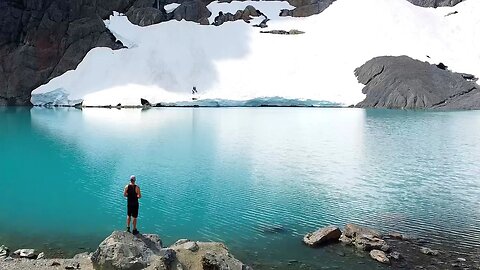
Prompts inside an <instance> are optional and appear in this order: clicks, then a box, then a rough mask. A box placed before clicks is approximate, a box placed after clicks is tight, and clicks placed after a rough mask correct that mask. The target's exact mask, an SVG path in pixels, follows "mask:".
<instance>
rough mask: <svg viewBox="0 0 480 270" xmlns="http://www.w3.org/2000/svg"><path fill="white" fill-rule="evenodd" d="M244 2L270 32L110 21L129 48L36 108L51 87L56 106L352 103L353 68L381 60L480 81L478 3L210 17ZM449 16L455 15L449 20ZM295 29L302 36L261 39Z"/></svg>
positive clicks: (89, 65) (380, 4) (265, 7)
mask: <svg viewBox="0 0 480 270" xmlns="http://www.w3.org/2000/svg"><path fill="white" fill-rule="evenodd" d="M248 4H250V5H253V6H255V7H256V8H257V9H259V10H261V11H262V12H263V13H265V14H266V15H267V16H268V17H269V18H270V19H271V21H269V22H268V25H269V27H268V28H266V29H260V28H257V27H252V25H251V24H246V23H244V22H243V21H236V22H227V23H225V24H223V25H221V26H219V27H214V26H202V25H198V24H195V23H191V22H186V21H181V22H177V21H169V22H166V23H161V24H157V25H152V26H148V27H139V26H136V25H133V24H131V23H130V22H129V21H128V20H127V18H126V17H124V16H120V15H116V16H111V18H110V20H109V21H107V22H106V24H107V27H108V28H109V29H110V30H111V31H112V32H113V33H114V34H115V36H116V37H117V38H118V39H119V40H121V41H122V42H123V44H125V45H126V46H128V49H121V50H116V51H113V50H111V49H108V48H96V49H93V50H92V51H90V52H89V53H88V54H87V56H86V57H85V59H84V60H83V61H82V63H81V64H80V65H79V66H78V67H77V69H76V70H73V71H69V72H66V73H65V74H64V75H62V76H60V77H57V78H55V79H53V80H51V81H50V82H49V83H47V84H46V85H42V86H40V87H39V88H37V89H35V90H34V91H33V92H32V103H34V104H37V105H38V104H44V103H45V101H46V100H48V99H49V96H50V94H49V93H50V92H52V91H53V92H52V93H53V95H52V99H53V98H55V99H56V103H57V104H72V103H74V102H77V101H78V100H79V99H83V100H84V105H116V104H118V103H121V104H122V105H139V104H140V98H146V99H148V100H149V101H150V102H153V103H157V102H176V101H188V100H190V99H191V89H192V87H193V86H195V87H196V88H197V90H198V92H199V96H200V97H201V98H202V99H222V100H247V99H254V98H258V97H283V98H286V99H311V100H324V101H331V102H337V103H341V104H345V105H349V104H354V103H357V102H359V101H361V100H363V98H364V95H363V94H362V93H361V89H362V85H360V84H358V83H357V80H356V78H355V76H354V75H353V71H354V69H355V68H356V67H358V66H360V65H362V64H363V63H365V62H366V61H367V60H369V59H371V58H372V57H375V56H380V55H408V56H410V57H413V58H416V59H419V60H423V61H429V62H432V63H436V62H444V63H445V64H447V65H448V66H449V68H451V69H452V70H455V71H459V72H468V73H472V74H475V75H476V76H477V77H478V76H480V50H479V49H478V48H480V17H479V16H478V14H479V13H480V1H477V0H470V1H465V2H463V3H460V4H459V5H457V6H455V7H453V8H437V9H433V8H422V7H418V6H414V5H412V4H410V3H409V2H407V1H405V0H388V1H386V0H362V1H358V0H338V1H336V2H335V3H334V4H333V5H332V6H330V7H329V8H328V9H327V10H325V11H324V12H323V13H321V14H319V15H314V16H311V17H307V18H290V17H279V16H278V13H279V11H280V9H283V8H288V7H289V6H288V3H286V2H272V1H268V2H256V1H252V2H233V4H230V5H229V4H225V3H222V4H220V3H217V2H213V3H212V4H210V5H209V6H208V8H209V9H210V10H211V11H212V13H213V15H212V18H211V20H213V17H214V16H215V15H216V14H218V11H221V10H222V11H225V12H231V13H234V11H236V10H237V9H243V7H245V6H246V5H248ZM452 11H458V14H454V15H450V16H445V15H446V14H448V13H450V12H452ZM252 24H253V23H252ZM291 29H298V30H300V31H303V32H305V34H300V35H274V34H265V33H260V31H261V30H287V31H288V30H291ZM427 55H428V56H429V57H430V58H428V57H427ZM61 92H64V93H65V95H59V93H61ZM59 96H60V97H63V98H62V99H59ZM52 102H53V100H52Z"/></svg>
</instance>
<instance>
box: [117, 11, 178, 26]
mask: <svg viewBox="0 0 480 270" xmlns="http://www.w3.org/2000/svg"><path fill="white" fill-rule="evenodd" d="M126 15H127V17H128V20H129V21H130V22H132V23H133V24H136V25H139V26H148V25H152V24H157V23H161V22H165V21H168V19H169V17H168V15H167V13H166V12H165V10H162V9H157V8H154V7H142V8H130V9H129V10H128V11H127V14H126Z"/></svg>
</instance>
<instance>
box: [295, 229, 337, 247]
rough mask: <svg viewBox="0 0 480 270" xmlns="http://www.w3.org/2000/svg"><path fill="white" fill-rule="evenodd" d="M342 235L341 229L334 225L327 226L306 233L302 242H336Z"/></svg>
mask: <svg viewBox="0 0 480 270" xmlns="http://www.w3.org/2000/svg"><path fill="white" fill-rule="evenodd" d="M341 235H342V231H340V229H339V228H338V227H336V226H328V227H325V228H321V229H318V230H317V231H315V232H313V233H307V234H306V235H305V236H304V237H303V242H304V243H305V244H307V245H309V246H312V247H315V246H321V245H324V244H328V243H332V242H338V239H339V238H340V236H341Z"/></svg>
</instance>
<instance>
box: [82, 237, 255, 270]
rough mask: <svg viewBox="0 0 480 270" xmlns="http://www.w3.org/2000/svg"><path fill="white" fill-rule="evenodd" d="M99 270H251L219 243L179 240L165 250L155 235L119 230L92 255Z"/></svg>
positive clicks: (94, 264)
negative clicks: (134, 233) (135, 233)
mask: <svg viewBox="0 0 480 270" xmlns="http://www.w3.org/2000/svg"><path fill="white" fill-rule="evenodd" d="M91 259H92V263H93V266H94V267H95V269H106V270H110V269H112V270H113V269H115V270H117V269H122V270H137V269H156V270H159V269H165V270H166V269H183V270H210V269H211V270H217V269H218V270H222V269H225V270H227V269H228V270H246V269H251V268H250V267H248V266H246V265H245V264H243V263H242V262H241V261H239V260H237V259H235V257H233V256H232V255H231V254H230V253H229V251H228V249H227V247H226V246H225V245H224V244H222V243H216V242H195V241H190V240H187V239H182V240H178V241H177V242H176V243H175V244H173V245H172V246H171V247H169V248H163V247H162V241H161V240H160V237H159V236H158V235H155V234H143V235H142V234H139V235H133V234H131V233H127V232H120V231H115V232H113V233H112V234H111V235H110V236H109V237H107V238H106V239H105V240H104V241H103V242H102V243H101V244H100V245H99V247H98V249H97V250H96V251H95V252H94V253H93V254H92V257H91Z"/></svg>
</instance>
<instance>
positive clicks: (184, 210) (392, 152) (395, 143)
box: [0, 108, 480, 269]
mask: <svg viewBox="0 0 480 270" xmlns="http://www.w3.org/2000/svg"><path fill="white" fill-rule="evenodd" d="M479 161H480V112H477V111H472V112H412V111H388V110H361V109H309V108H218V109H217V108H215V109H213V108H212V109H208V108H201V109H200V108H177V109H175V108H166V109H151V110H147V111H142V110H136V109H130V110H128V109H124V110H108V109H85V110H83V111H80V110H75V109H60V110H52V109H39V108H34V109H31V110H25V109H0V178H1V181H0V188H1V190H2V196H0V217H1V218H0V244H7V245H8V246H10V247H11V248H17V247H36V248H39V249H41V250H46V251H48V252H50V253H58V252H59V251H62V252H64V254H65V255H71V254H74V253H78V252H81V251H83V250H85V249H86V250H91V249H93V248H94V247H96V246H97V245H98V243H99V242H100V241H101V240H102V239H104V238H105V237H106V236H107V235H108V234H109V233H110V232H111V231H112V230H115V229H124V226H125V225H124V216H125V210H126V209H125V204H126V202H125V200H124V198H123V197H122V189H123V187H124V185H125V184H127V181H128V177H129V176H130V175H131V174H135V175H137V179H138V184H139V185H140V187H141V188H142V191H143V192H142V193H143V198H142V199H141V206H140V219H139V225H140V230H141V231H143V232H150V233H158V234H159V235H161V237H162V239H163V240H164V243H165V244H171V243H173V242H174V241H175V240H177V239H179V238H190V239H195V240H214V241H223V242H225V243H226V244H227V245H228V246H229V247H230V250H231V251H232V253H234V254H235V255H236V256H237V257H238V258H240V259H241V260H243V261H245V262H248V263H251V264H254V265H256V266H258V267H257V268H262V267H264V268H270V267H272V266H276V267H279V268H285V269H294V268H299V267H300V266H299V264H302V263H304V264H305V265H307V266H310V267H312V268H314V269H319V268H320V267H339V268H341V269H352V268H354V269H374V268H380V266H378V265H377V264H372V263H371V261H370V259H368V258H363V257H362V254H356V255H353V256H345V257H343V256H340V255H339V254H338V253H342V252H347V253H348V249H347V250H343V249H342V248H341V247H332V248H326V249H317V250H315V249H309V248H306V247H304V246H303V245H302V244H301V242H300V239H301V237H302V236H303V235H304V234H305V233H306V232H308V231H312V230H315V229H316V228H318V227H320V226H325V225H329V224H335V225H339V226H343V225H344V224H345V223H347V222H355V223H359V224H363V225H369V226H372V227H376V228H379V229H382V230H384V231H400V232H404V233H408V234H413V235H416V236H418V237H420V238H426V237H431V238H432V240H431V245H432V246H433V247H439V248H448V249H453V250H455V251H456V252H458V253H460V254H464V253H472V252H473V253H477V254H478V253H480V207H479V206H480V166H479ZM289 260H298V261H300V263H299V264H298V265H295V264H293V265H288V261H289Z"/></svg>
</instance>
